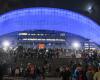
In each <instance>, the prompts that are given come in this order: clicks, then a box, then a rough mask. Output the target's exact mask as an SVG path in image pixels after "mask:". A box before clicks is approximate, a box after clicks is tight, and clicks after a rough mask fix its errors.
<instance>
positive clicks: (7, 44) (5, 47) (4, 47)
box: [2, 41, 10, 51]
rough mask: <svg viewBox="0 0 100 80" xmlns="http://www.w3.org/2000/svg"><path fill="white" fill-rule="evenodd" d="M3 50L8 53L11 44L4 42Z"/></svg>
mask: <svg viewBox="0 0 100 80" xmlns="http://www.w3.org/2000/svg"><path fill="white" fill-rule="evenodd" d="M2 46H3V50H4V51H7V50H8V48H9V47H10V42H9V41H4V42H2Z"/></svg>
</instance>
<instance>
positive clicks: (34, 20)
mask: <svg viewBox="0 0 100 80" xmlns="http://www.w3.org/2000/svg"><path fill="white" fill-rule="evenodd" d="M27 29H29V30H30V29H33V30H34V29H46V30H58V31H65V32H70V33H74V34H77V35H80V36H83V37H85V38H88V39H91V40H92V41H95V42H96V43H99V44H100V27H99V25H97V24H96V23H95V22H93V21H92V20H90V19H89V18H87V17H85V16H82V15H80V14H77V13H74V12H71V11H68V10H64V9H57V8H44V7H37V8H26V9H19V10H15V11H12V12H8V13H6V14H4V15H1V16H0V35H2V34H5V33H9V32H14V31H21V30H27Z"/></svg>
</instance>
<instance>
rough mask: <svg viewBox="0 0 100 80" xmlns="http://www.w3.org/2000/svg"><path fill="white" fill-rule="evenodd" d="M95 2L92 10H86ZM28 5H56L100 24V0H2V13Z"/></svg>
mask: <svg viewBox="0 0 100 80" xmlns="http://www.w3.org/2000/svg"><path fill="white" fill-rule="evenodd" d="M88 4H93V7H92V10H91V12H88V11H87V10H86V7H87V5H88ZM28 7H54V8H63V9H68V10H72V11H75V12H78V13H80V14H83V15H86V16H88V17H90V18H91V19H92V20H94V21H96V22H97V23H98V24H100V16H99V14H100V0H0V14H3V13H6V12H8V11H11V10H15V9H20V8H28Z"/></svg>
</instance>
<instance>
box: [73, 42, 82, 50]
mask: <svg viewBox="0 0 100 80" xmlns="http://www.w3.org/2000/svg"><path fill="white" fill-rule="evenodd" d="M72 47H73V48H75V49H79V48H80V43H79V42H73V43H72Z"/></svg>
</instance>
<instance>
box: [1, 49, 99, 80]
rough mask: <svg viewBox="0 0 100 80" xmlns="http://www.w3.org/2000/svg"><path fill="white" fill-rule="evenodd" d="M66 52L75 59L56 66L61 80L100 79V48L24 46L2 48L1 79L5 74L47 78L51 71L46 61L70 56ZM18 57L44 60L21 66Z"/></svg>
mask: <svg viewBox="0 0 100 80" xmlns="http://www.w3.org/2000/svg"><path fill="white" fill-rule="evenodd" d="M67 54H68V55H69V54H70V56H69V57H70V58H72V61H71V62H70V64H68V63H66V65H64V66H60V67H58V68H56V69H55V74H57V75H56V77H58V78H62V80H100V54H99V53H98V50H77V51H74V50H71V49H31V48H29V49H24V48H22V47H19V48H17V49H16V50H9V51H3V50H2V49H0V78H1V79H0V80H2V77H3V75H5V73H6V74H7V75H9V76H14V77H20V76H21V77H24V78H25V79H26V80H45V76H46V74H47V73H49V72H50V71H51V69H50V65H49V63H48V62H47V61H46V60H47V59H49V60H51V59H54V58H55V59H59V58H63V57H62V56H67ZM77 56H78V57H77ZM64 58H68V57H64ZM76 58H80V62H77V61H75V59H76ZM18 59H24V60H27V59H30V60H31V61H32V59H44V63H43V64H42V65H39V66H37V65H36V64H33V63H30V62H28V63H27V65H24V64H25V63H24V62H23V63H22V64H20V65H19V64H18V62H17V61H18ZM73 59H74V60H73ZM55 64H56V63H55ZM22 65H24V66H22ZM4 66H5V67H4ZM54 67H55V66H54ZM51 72H52V71H51Z"/></svg>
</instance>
